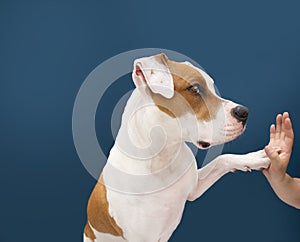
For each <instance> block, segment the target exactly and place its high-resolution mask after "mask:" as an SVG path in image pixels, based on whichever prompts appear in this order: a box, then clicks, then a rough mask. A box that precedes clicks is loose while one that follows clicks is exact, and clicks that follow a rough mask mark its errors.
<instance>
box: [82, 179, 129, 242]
mask: <svg viewBox="0 0 300 242" xmlns="http://www.w3.org/2000/svg"><path fill="white" fill-rule="evenodd" d="M108 206H109V204H108V201H107V196H106V187H105V185H104V183H103V175H102V174H101V176H100V179H99V181H98V182H97V184H96V186H95V188H94V190H93V192H92V194H91V196H90V199H89V202H88V207H87V217H88V222H89V223H90V224H91V226H92V227H93V228H94V229H95V230H97V231H98V232H101V233H107V234H111V235H114V236H121V237H123V231H122V229H121V228H120V227H119V226H118V224H117V223H116V221H115V220H114V218H113V217H111V216H110V214H109V211H108ZM87 226H88V223H87ZM87 226H86V229H85V231H87V233H86V235H87V234H89V235H90V236H91V237H89V236H88V235H87V236H88V237H89V238H90V239H92V240H93V237H95V235H94V233H93V234H92V235H91V233H90V231H89V230H91V228H90V226H88V227H87ZM91 232H93V231H91Z"/></svg>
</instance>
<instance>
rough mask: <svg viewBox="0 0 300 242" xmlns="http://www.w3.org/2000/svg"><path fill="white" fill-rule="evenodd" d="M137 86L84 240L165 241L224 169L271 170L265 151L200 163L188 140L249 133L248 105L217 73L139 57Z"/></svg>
mask: <svg viewBox="0 0 300 242" xmlns="http://www.w3.org/2000/svg"><path fill="white" fill-rule="evenodd" d="M132 78H133V81H134V83H135V86H136V89H135V90H134V91H133V93H132V94H131V96H130V98H129V100H128V102H127V104H126V107H125V110H124V112H123V116H122V123H121V127H120V129H119V133H118V135H117V137H116V141H115V144H114V146H113V147H112V149H111V151H110V154H109V157H108V160H107V163H106V165H105V167H104V169H103V171H102V173H101V175H100V178H99V180H98V182H97V184H96V186H95V188H94V190H93V192H92V194H91V196H90V199H89V201H88V206H87V223H86V226H85V228H84V235H83V237H84V242H91V241H97V242H110V241H113V242H124V241H130V242H165V241H168V239H169V238H170V237H171V235H172V233H173V232H174V230H175V229H176V227H177V226H178V224H179V223H180V220H181V217H182V214H183V210H184V206H185V203H186V201H194V200H195V199H197V198H199V197H200V196H201V195H202V194H203V193H204V192H205V191H206V190H207V189H209V187H211V186H212V185H213V184H214V183H215V182H216V181H217V180H218V179H220V178H221V177H222V176H223V175H224V174H226V173H228V172H231V171H235V170H241V171H250V170H251V169H254V170H260V169H264V168H267V167H268V166H269V164H270V161H269V159H268V158H267V156H266V154H265V153H264V151H263V150H260V151H256V152H251V153H248V154H245V155H233V154H223V155H220V156H218V157H216V158H215V159H214V160H212V161H211V162H210V163H209V164H207V165H206V166H204V167H203V168H201V169H197V164H196V160H195V156H194V154H193V152H192V151H191V149H190V148H189V147H188V145H187V144H186V143H185V142H190V143H192V144H194V145H195V146H196V147H197V148H199V149H208V148H209V147H211V146H214V145H218V144H223V143H226V142H229V141H232V140H234V139H235V138H237V137H238V136H239V135H241V134H242V133H243V131H244V130H245V126H246V121H247V118H248V109H247V108H246V107H244V106H242V105H239V104H237V103H235V102H233V101H230V100H226V99H223V98H221V97H220V96H218V95H217V94H216V90H215V87H214V81H213V79H212V78H211V77H210V76H209V75H208V74H207V73H206V72H205V71H203V70H202V69H200V68H197V67H195V66H193V65H192V64H191V63H189V62H175V61H172V60H170V59H168V57H167V56H166V55H165V54H164V53H161V54H158V55H154V56H150V57H143V58H140V59H137V60H135V61H134V68H133V73H132Z"/></svg>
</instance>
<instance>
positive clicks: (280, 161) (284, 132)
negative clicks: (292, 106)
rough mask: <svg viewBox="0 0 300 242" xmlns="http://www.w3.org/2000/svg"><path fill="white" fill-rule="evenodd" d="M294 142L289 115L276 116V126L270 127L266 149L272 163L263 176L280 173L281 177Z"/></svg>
mask: <svg viewBox="0 0 300 242" xmlns="http://www.w3.org/2000/svg"><path fill="white" fill-rule="evenodd" d="M293 142H294V133H293V129H292V123H291V120H290V118H289V114H288V113H287V112H285V113H284V114H283V115H282V114H278V115H277V117H276V126H275V125H274V124H272V125H271V127H270V142H269V144H268V146H267V147H266V151H267V153H269V154H271V158H273V160H274V161H273V162H271V165H270V167H269V168H268V169H267V170H265V171H264V173H265V175H273V173H274V174H278V173H280V174H281V175H283V174H284V173H285V172H286V168H287V166H288V163H289V159H290V156H291V153H292V147H293Z"/></svg>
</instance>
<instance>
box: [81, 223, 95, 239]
mask: <svg viewBox="0 0 300 242" xmlns="http://www.w3.org/2000/svg"><path fill="white" fill-rule="evenodd" d="M84 234H85V236H86V237H88V238H89V239H91V240H92V241H94V240H95V239H96V236H95V234H94V232H93V230H92V229H91V226H90V225H89V223H88V222H87V223H86V225H85V228H84Z"/></svg>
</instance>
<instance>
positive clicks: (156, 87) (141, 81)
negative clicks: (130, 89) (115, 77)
mask: <svg viewBox="0 0 300 242" xmlns="http://www.w3.org/2000/svg"><path fill="white" fill-rule="evenodd" d="M132 79H133V81H134V84H135V86H136V87H140V86H142V85H145V84H147V85H148V86H149V88H150V90H151V91H152V92H154V93H159V94H161V95H162V96H164V97H166V98H172V97H173V95H174V83H173V77H172V75H171V73H170V70H169V67H168V57H167V56H166V55H165V54H163V53H162V54H159V55H154V56H150V57H144V58H140V59H136V60H135V61H134V69H133V72H132Z"/></svg>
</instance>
